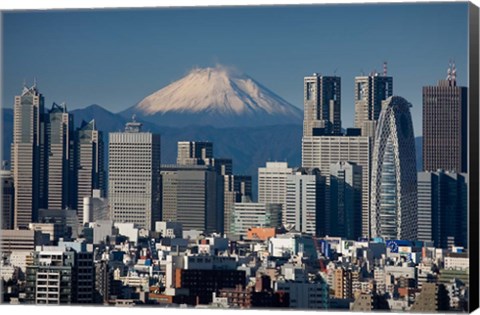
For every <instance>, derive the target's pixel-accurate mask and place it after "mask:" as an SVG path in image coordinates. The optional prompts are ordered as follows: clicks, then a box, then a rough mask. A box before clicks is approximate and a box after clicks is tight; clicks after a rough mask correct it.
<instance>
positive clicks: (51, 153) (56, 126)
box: [46, 103, 76, 210]
mask: <svg viewBox="0 0 480 315" xmlns="http://www.w3.org/2000/svg"><path fill="white" fill-rule="evenodd" d="M46 132H47V148H48V151H47V152H48V154H47V165H48V166H47V174H48V175H47V193H48V208H49V209H52V210H61V209H65V208H67V207H69V208H74V207H75V206H76V200H75V199H74V192H75V188H76V187H75V186H74V182H75V180H74V162H75V159H74V150H75V146H74V134H73V117H72V115H71V114H69V113H68V111H67V107H66V105H64V104H62V105H58V104H56V103H53V105H52V108H51V109H50V110H49V111H48V114H47V123H46Z"/></svg>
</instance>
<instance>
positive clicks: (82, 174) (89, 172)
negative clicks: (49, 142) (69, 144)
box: [76, 120, 105, 223]
mask: <svg viewBox="0 0 480 315" xmlns="http://www.w3.org/2000/svg"><path fill="white" fill-rule="evenodd" d="M76 141H77V144H76V145H77V161H76V168H77V183H76V185H77V189H76V195H77V207H76V209H77V213H78V218H79V220H80V221H81V222H82V220H84V217H85V216H84V205H83V202H84V198H85V197H95V196H93V191H94V190H100V191H101V192H100V193H101V194H104V193H105V182H104V181H105V174H104V168H103V148H104V147H103V136H102V132H101V131H99V130H98V129H97V126H96V123H95V120H92V121H90V122H88V123H87V122H83V123H82V125H81V127H80V128H78V129H77V131H76ZM97 194H98V192H97ZM87 217H88V215H87ZM83 222H91V221H83ZM83 222H82V223H83Z"/></svg>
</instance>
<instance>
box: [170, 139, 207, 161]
mask: <svg viewBox="0 0 480 315" xmlns="http://www.w3.org/2000/svg"><path fill="white" fill-rule="evenodd" d="M210 158H213V143H211V142H205V141H203V142H200V141H179V142H178V143H177V164H179V165H203V164H205V162H204V161H205V160H207V159H210Z"/></svg>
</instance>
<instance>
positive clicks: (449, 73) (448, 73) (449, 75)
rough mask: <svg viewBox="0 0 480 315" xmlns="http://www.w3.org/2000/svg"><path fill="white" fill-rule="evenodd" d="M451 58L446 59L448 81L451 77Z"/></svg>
mask: <svg viewBox="0 0 480 315" xmlns="http://www.w3.org/2000/svg"><path fill="white" fill-rule="evenodd" d="M451 68H452V60H451V59H450V60H449V61H448V69H447V81H450V80H451V79H452V69H451Z"/></svg>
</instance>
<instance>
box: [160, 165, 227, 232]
mask: <svg viewBox="0 0 480 315" xmlns="http://www.w3.org/2000/svg"><path fill="white" fill-rule="evenodd" d="M161 174H162V195H163V198H162V200H163V202H162V214H163V218H162V219H163V221H174V222H179V223H181V224H182V226H183V228H184V230H199V231H205V232H207V233H213V232H217V233H222V232H223V223H224V218H223V202H224V198H223V189H224V187H223V185H222V184H221V183H222V181H221V180H222V176H221V175H219V174H218V173H217V172H216V171H215V170H214V169H213V168H212V167H210V166H207V165H162V171H161Z"/></svg>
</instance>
